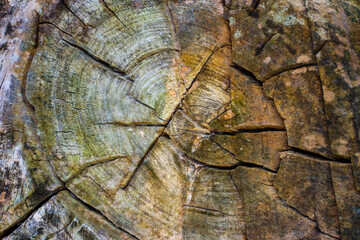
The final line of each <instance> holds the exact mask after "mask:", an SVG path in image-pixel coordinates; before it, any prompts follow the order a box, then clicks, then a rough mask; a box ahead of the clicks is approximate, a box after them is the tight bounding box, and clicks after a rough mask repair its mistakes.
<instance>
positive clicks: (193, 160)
mask: <svg viewBox="0 0 360 240" xmlns="http://www.w3.org/2000/svg"><path fill="white" fill-rule="evenodd" d="M214 143H215V144H218V145H219V146H220V147H221V148H222V149H224V148H223V147H222V146H221V145H220V144H219V143H217V142H214ZM174 144H175V145H177V144H176V143H174ZM224 150H225V151H227V152H228V153H230V154H231V155H232V156H234V158H235V159H236V157H235V154H234V153H232V152H230V151H228V150H227V149H224ZM178 153H179V155H183V156H185V157H186V158H187V159H188V160H189V161H191V162H194V163H195V164H197V165H200V166H202V167H203V168H209V169H215V170H223V171H229V170H234V169H236V168H238V167H247V168H256V169H260V170H264V171H268V172H271V173H276V172H275V171H273V170H271V169H269V168H266V167H264V166H261V165H258V164H255V163H248V162H243V161H241V160H239V159H236V160H238V161H239V162H238V163H236V164H234V165H232V166H216V165H211V164H206V163H203V162H201V161H198V160H196V159H194V158H192V157H189V156H188V155H187V154H186V153H185V152H183V151H180V150H178Z"/></svg>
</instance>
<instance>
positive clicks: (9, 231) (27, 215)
mask: <svg viewBox="0 0 360 240" xmlns="http://www.w3.org/2000/svg"><path fill="white" fill-rule="evenodd" d="M64 189H66V188H65V186H61V187H59V189H57V190H55V191H53V192H52V191H49V193H50V194H49V195H48V196H47V197H45V198H44V199H43V200H42V201H40V202H39V203H37V204H36V205H35V206H34V207H33V209H31V210H30V211H28V212H27V213H25V214H24V215H23V216H22V217H20V218H19V219H17V220H16V222H15V223H13V224H11V225H10V226H9V227H7V228H6V229H5V230H4V231H3V233H2V234H0V237H1V238H5V237H7V236H9V235H11V234H12V233H13V232H15V230H16V229H17V228H18V227H19V226H21V225H22V224H23V223H24V222H25V221H26V220H27V219H29V218H30V217H31V215H32V214H33V213H35V212H36V211H37V210H39V208H41V207H42V206H44V205H45V204H46V203H47V202H48V201H49V200H50V199H51V198H52V197H54V196H55V195H56V194H58V193H59V192H60V191H62V190H64Z"/></svg>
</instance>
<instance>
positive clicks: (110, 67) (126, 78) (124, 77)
mask: <svg viewBox="0 0 360 240" xmlns="http://www.w3.org/2000/svg"><path fill="white" fill-rule="evenodd" d="M61 40H62V41H64V42H66V43H67V44H69V45H70V46H71V47H73V48H75V49H77V50H79V51H80V52H82V53H83V54H84V55H86V56H87V57H89V58H90V59H92V60H93V61H94V62H96V63H98V64H99V65H100V66H102V67H103V68H105V69H107V70H109V71H110V72H112V73H114V74H115V75H117V76H118V77H119V78H120V79H122V80H124V81H129V82H131V83H134V80H132V79H131V78H130V77H129V75H128V74H126V73H125V72H124V71H122V70H120V69H118V68H117V67H115V66H113V65H111V64H110V63H108V62H106V61H104V60H103V59H101V58H99V57H97V56H95V55H93V54H92V53H90V52H89V51H88V50H86V49H84V48H82V47H80V46H78V45H76V44H74V43H72V42H70V41H68V40H66V39H64V38H61Z"/></svg>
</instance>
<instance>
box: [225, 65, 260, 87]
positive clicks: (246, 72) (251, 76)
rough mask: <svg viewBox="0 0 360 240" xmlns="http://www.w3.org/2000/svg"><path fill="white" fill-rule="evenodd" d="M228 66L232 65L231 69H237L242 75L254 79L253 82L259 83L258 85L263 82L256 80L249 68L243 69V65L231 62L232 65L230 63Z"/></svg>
mask: <svg viewBox="0 0 360 240" xmlns="http://www.w3.org/2000/svg"><path fill="white" fill-rule="evenodd" d="M230 67H232V68H233V69H235V70H237V71H238V72H240V73H241V74H242V75H245V76H247V77H248V78H250V79H252V80H254V82H255V83H256V84H257V85H259V86H263V82H262V81H260V80H258V79H257V78H256V76H255V74H254V73H252V72H250V71H249V70H247V69H245V68H244V67H242V66H240V65H238V64H236V63H233V65H231V66H230Z"/></svg>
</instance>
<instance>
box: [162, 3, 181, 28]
mask: <svg viewBox="0 0 360 240" xmlns="http://www.w3.org/2000/svg"><path fill="white" fill-rule="evenodd" d="M165 1H166V2H165V8H166V10H167V12H168V15H169V20H170V22H171V25H172V28H173V31H174V33H175V34H176V33H177V32H178V30H177V27H176V23H175V18H174V14H173V12H172V10H171V8H170V4H169V0H165Z"/></svg>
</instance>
